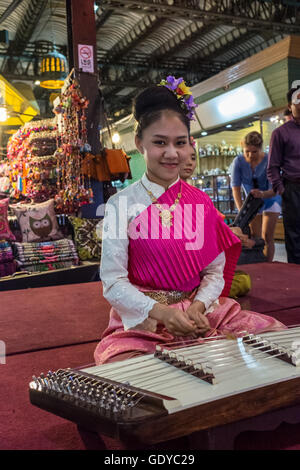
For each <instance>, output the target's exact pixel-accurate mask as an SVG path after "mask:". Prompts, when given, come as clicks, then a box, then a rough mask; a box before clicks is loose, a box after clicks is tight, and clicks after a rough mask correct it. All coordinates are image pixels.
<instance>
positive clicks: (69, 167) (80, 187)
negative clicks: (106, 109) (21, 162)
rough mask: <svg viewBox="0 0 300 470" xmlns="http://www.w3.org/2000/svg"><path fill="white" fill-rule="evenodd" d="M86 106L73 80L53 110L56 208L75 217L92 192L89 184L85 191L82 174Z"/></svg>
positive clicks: (91, 195) (87, 202) (85, 134)
mask: <svg viewBox="0 0 300 470" xmlns="http://www.w3.org/2000/svg"><path fill="white" fill-rule="evenodd" d="M88 104H89V102H88V100H87V99H86V98H84V97H83V96H82V94H81V91H80V88H79V85H78V83H77V81H76V80H73V81H71V83H70V85H69V86H68V87H67V88H66V90H65V91H64V92H63V93H62V94H61V97H60V104H59V105H58V106H56V107H55V108H54V112H55V114H56V115H57V118H58V134H57V147H58V148H57V151H56V152H55V156H56V158H57V166H56V172H57V195H56V196H55V205H56V209H57V211H58V212H60V213H65V214H75V213H76V212H77V211H78V209H79V208H80V207H81V206H82V205H84V204H89V203H91V202H92V201H93V194H92V189H91V187H90V184H88V186H89V187H88V188H86V187H85V180H84V176H83V174H82V171H81V167H82V160H83V158H82V154H83V152H84V151H88V150H89V146H88V144H87V130H86V114H85V111H86V108H87V106H88Z"/></svg>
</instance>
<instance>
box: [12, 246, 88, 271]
mask: <svg viewBox="0 0 300 470" xmlns="http://www.w3.org/2000/svg"><path fill="white" fill-rule="evenodd" d="M13 246H14V250H15V259H16V262H17V263H18V267H19V269H20V270H21V271H29V272H42V271H53V270H54V269H62V268H70V267H71V266H74V265H77V264H78V262H79V260H78V254H77V251H76V248H75V246H74V243H73V241H72V240H69V239H67V238H63V239H61V240H57V241H49V242H40V243H17V242H16V243H14V244H13Z"/></svg>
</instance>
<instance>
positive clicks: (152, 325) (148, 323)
mask: <svg viewBox="0 0 300 470" xmlns="http://www.w3.org/2000/svg"><path fill="white" fill-rule="evenodd" d="M156 328H157V321H156V320H154V318H151V317H148V318H146V320H144V321H143V322H142V323H139V324H138V325H136V326H134V327H133V328H130V330H139V331H143V330H144V331H145V330H146V331H150V332H151V333H155V332H156Z"/></svg>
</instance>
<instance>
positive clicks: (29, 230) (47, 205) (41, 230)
mask: <svg viewBox="0 0 300 470" xmlns="http://www.w3.org/2000/svg"><path fill="white" fill-rule="evenodd" d="M12 209H13V210H14V212H15V214H16V216H17V218H18V222H19V225H20V228H21V233H22V242H42V241H48V240H59V239H61V238H63V235H62V233H61V232H60V230H59V226H58V223H57V219H56V215H55V211H54V199H50V200H49V201H46V202H42V203H40V204H22V205H20V206H12Z"/></svg>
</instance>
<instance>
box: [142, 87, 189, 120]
mask: <svg viewBox="0 0 300 470" xmlns="http://www.w3.org/2000/svg"><path fill="white" fill-rule="evenodd" d="M162 109H173V110H175V111H177V112H179V113H180V114H183V110H182V108H181V106H180V103H179V102H178V99H177V98H176V96H175V95H174V93H172V91H170V90H168V88H166V87H165V86H158V85H153V86H150V87H149V88H146V89H145V90H143V91H142V92H141V93H139V94H138V95H137V96H136V98H135V99H134V101H133V115H134V118H135V119H136V120H137V121H140V119H141V116H143V114H146V113H148V112H149V111H150V112H152V111H158V110H162Z"/></svg>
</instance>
